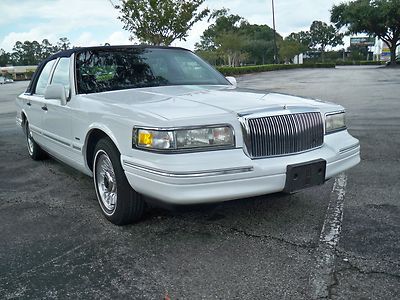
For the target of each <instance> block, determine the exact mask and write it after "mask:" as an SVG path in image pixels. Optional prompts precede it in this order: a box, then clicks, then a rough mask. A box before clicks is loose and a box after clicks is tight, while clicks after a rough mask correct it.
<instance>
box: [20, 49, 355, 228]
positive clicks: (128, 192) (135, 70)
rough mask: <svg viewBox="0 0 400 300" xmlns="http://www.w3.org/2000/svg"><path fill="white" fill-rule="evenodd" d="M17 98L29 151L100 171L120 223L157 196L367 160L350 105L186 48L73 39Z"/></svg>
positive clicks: (233, 195)
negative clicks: (351, 124) (244, 76)
mask: <svg viewBox="0 0 400 300" xmlns="http://www.w3.org/2000/svg"><path fill="white" fill-rule="evenodd" d="M16 101H17V107H18V111H17V123H18V124H19V125H21V126H22V128H23V130H24V132H25V135H26V144H27V148H28V153H29V156H30V157H31V158H32V159H34V160H40V159H44V158H46V157H47V155H48V154H49V155H50V156H52V157H54V158H56V159H58V160H60V161H62V162H64V163H66V164H68V165H70V166H72V167H74V168H76V169H78V170H80V171H82V172H84V173H85V174H87V175H89V176H93V179H94V187H95V190H96V194H97V198H98V201H99V204H100V207H101V210H102V212H103V213H104V215H105V217H106V218H107V219H108V220H110V221H111V222H112V223H114V224H118V225H122V224H127V223H131V222H134V221H137V220H139V219H140V217H141V216H142V215H143V211H144V208H145V199H156V200H159V201H162V202H166V203H170V204H195V203H205V202H218V201H226V200H232V199H238V198H244V197H250V196H256V195H263V194H268V193H275V192H282V191H283V192H288V193H291V192H296V191H299V190H301V189H303V188H308V187H311V186H314V185H320V184H323V183H324V182H325V181H326V180H328V179H329V178H331V177H333V176H335V175H336V174H338V173H340V172H343V171H344V170H347V169H349V168H351V167H353V166H355V165H356V164H357V163H359V161H360V146H359V142H358V140H357V139H355V138H354V137H352V136H351V135H350V134H349V133H348V132H347V129H346V124H345V110H344V108H343V107H342V106H339V105H336V104H332V103H325V102H321V101H316V100H311V99H304V98H300V97H294V96H288V95H282V94H276V93H260V92H258V93H253V92H249V91H245V90H240V89H239V88H237V87H236V80H235V79H234V78H232V77H227V78H225V77H224V76H222V75H221V74H220V73H219V72H218V71H216V70H215V69H214V68H212V67H211V66H210V65H208V64H207V63H205V62H204V61H203V60H201V59H200V58H199V57H197V56H196V55H195V54H194V53H192V52H191V51H188V50H186V49H181V48H169V47H147V46H104V47H90V48H89V47H86V48H75V49H71V50H67V51H63V52H60V53H57V54H55V55H53V56H51V57H49V58H48V59H46V60H45V61H43V62H42V63H41V64H40V66H39V67H38V69H37V71H36V73H35V74H34V76H33V78H32V80H31V83H30V85H29V87H28V89H27V91H26V92H25V93H23V94H21V95H20V96H18V98H17V100H16ZM143 196H146V198H144V197H143Z"/></svg>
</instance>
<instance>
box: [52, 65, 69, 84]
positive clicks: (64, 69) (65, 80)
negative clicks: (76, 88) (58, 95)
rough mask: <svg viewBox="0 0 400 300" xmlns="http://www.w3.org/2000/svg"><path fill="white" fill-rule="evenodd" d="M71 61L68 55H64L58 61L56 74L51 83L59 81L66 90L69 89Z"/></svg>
mask: <svg viewBox="0 0 400 300" xmlns="http://www.w3.org/2000/svg"><path fill="white" fill-rule="evenodd" d="M69 61H70V59H69V58H68V57H62V58H60V60H59V61H58V64H57V66H56V69H55V70H54V75H53V78H52V80H51V83H52V84H54V83H59V84H62V85H63V86H64V87H65V90H66V91H68V90H69V87H70V85H69Z"/></svg>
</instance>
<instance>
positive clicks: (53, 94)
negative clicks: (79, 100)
mask: <svg viewBox="0 0 400 300" xmlns="http://www.w3.org/2000/svg"><path fill="white" fill-rule="evenodd" d="M44 99H56V100H60V102H61V105H66V104H67V95H66V93H65V88H64V86H63V85H62V84H60V83H54V84H50V85H49V86H47V88H46V91H45V92H44Z"/></svg>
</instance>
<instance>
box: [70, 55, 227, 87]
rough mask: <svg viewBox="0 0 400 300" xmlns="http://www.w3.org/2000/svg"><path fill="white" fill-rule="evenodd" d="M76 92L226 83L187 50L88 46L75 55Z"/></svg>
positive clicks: (219, 75)
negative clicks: (98, 47) (93, 48)
mask: <svg viewBox="0 0 400 300" xmlns="http://www.w3.org/2000/svg"><path fill="white" fill-rule="evenodd" d="M76 72H77V74H76V75H77V84H78V93H84V94H87V93H97V92H105V91H112V90H122V89H132V88H141V87H154V86H165V85H229V83H228V81H227V80H226V79H225V78H224V77H223V76H222V75H221V74H220V73H219V72H217V71H216V70H214V69H213V68H212V67H211V66H210V65H208V64H207V63H206V62H204V61H203V60H202V59H201V58H199V57H198V56H196V55H195V54H193V53H192V52H190V51H186V50H180V49H157V48H148V49H146V48H128V49H126V48H125V49H122V48H121V49H104V50H103V49H100V50H88V51H84V52H81V53H79V54H78V55H77V59H76Z"/></svg>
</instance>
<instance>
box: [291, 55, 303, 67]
mask: <svg viewBox="0 0 400 300" xmlns="http://www.w3.org/2000/svg"><path fill="white" fill-rule="evenodd" d="M303 58H304V55H303V53H300V54H298V55H296V56H295V57H294V58H293V63H294V64H295V65H302V64H303Z"/></svg>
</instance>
